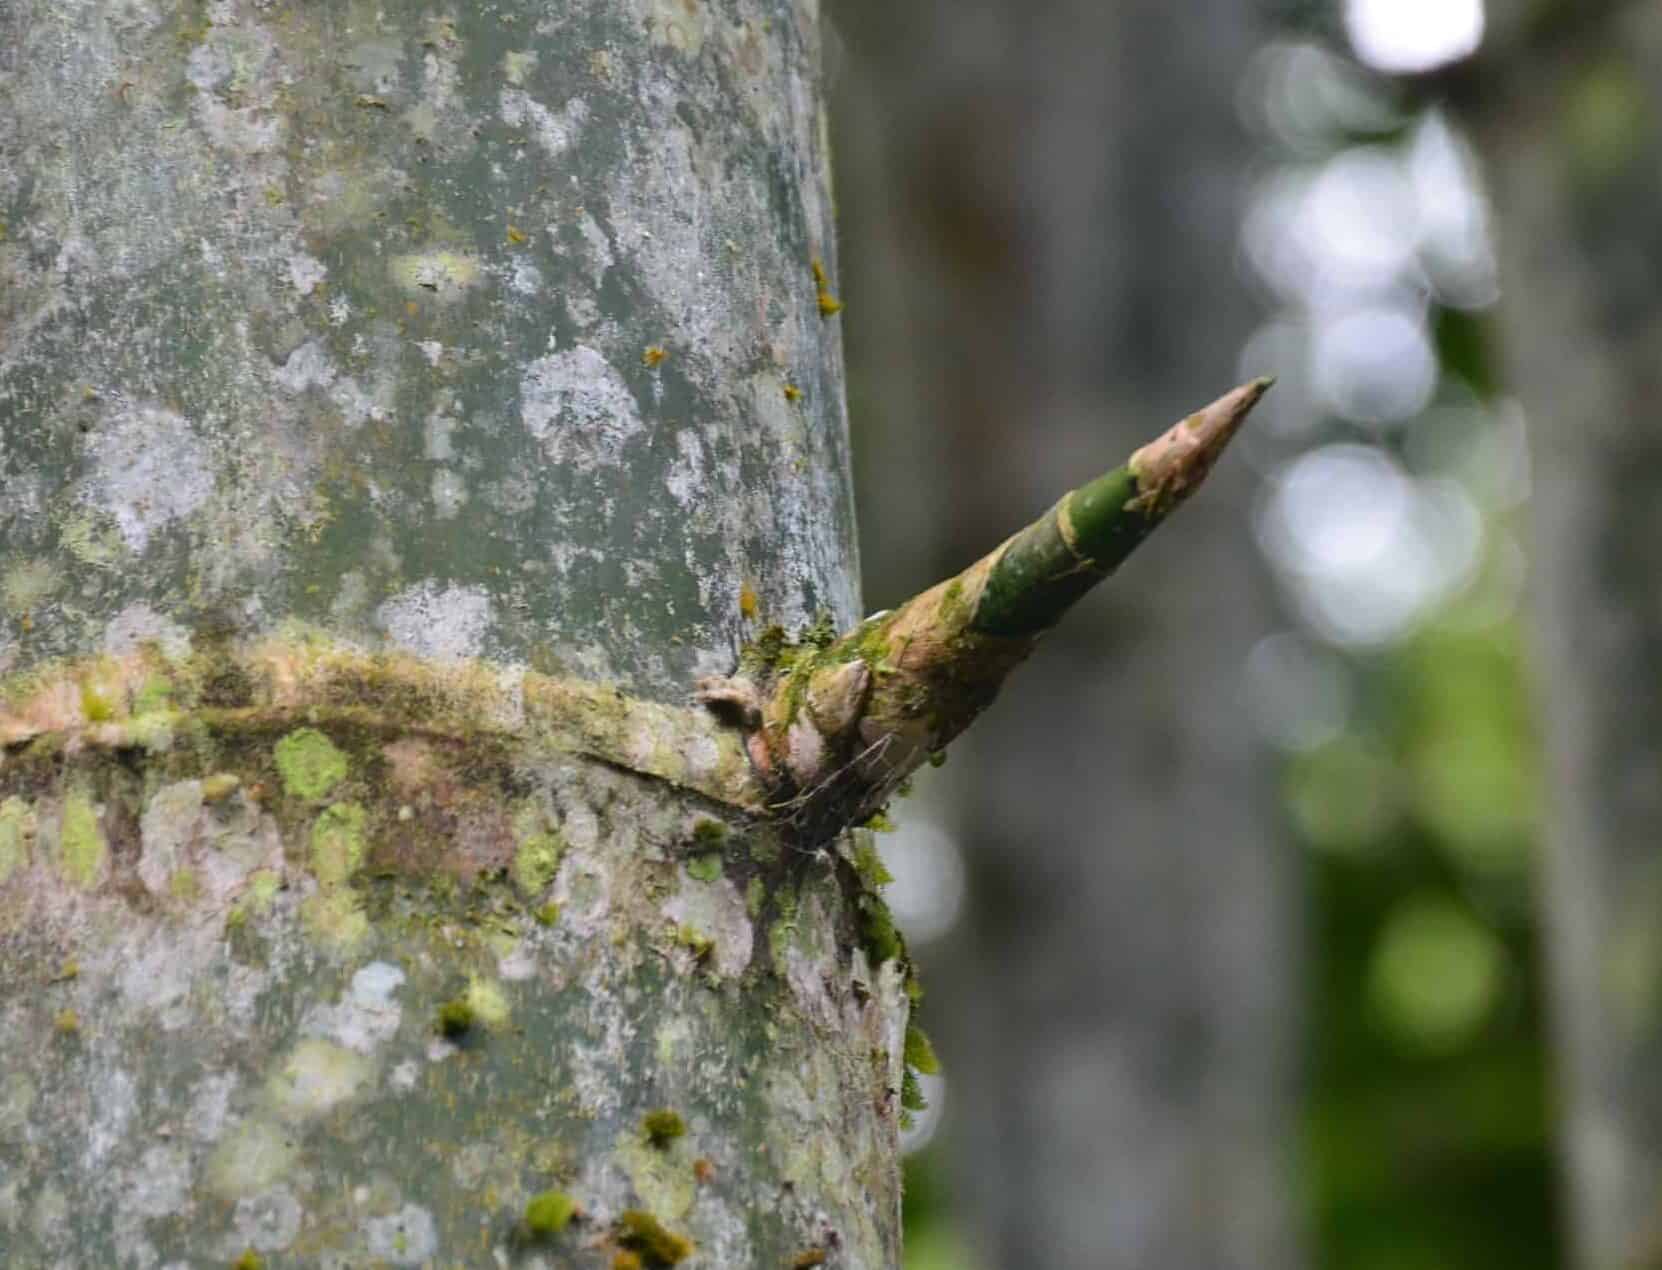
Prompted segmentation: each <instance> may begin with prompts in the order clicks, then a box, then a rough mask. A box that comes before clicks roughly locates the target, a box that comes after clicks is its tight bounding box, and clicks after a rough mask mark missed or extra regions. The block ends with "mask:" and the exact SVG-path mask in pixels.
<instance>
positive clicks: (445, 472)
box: [431, 467, 467, 520]
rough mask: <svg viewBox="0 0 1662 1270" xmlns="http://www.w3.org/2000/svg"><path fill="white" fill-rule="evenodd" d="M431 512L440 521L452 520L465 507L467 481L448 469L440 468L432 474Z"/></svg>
mask: <svg viewBox="0 0 1662 1270" xmlns="http://www.w3.org/2000/svg"><path fill="white" fill-rule="evenodd" d="M431 488H432V493H433V511H434V512H435V514H437V516H438V518H439V519H440V520H452V519H454V518H455V516H456V513H457V512H459V511H461V510H462V508H464V507H466V506H467V481H465V480H464V479H463V478H462V476H461V474H460V473H458V472H454V471H452V470H451V469H450V468H447V467H441V468H438V469H437V470H436V471H434V473H433V480H432V482H431Z"/></svg>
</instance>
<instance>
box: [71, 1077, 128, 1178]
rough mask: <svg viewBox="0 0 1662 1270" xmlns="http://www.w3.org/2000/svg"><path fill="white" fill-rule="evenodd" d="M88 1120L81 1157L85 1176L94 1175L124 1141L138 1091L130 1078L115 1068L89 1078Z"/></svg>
mask: <svg viewBox="0 0 1662 1270" xmlns="http://www.w3.org/2000/svg"><path fill="white" fill-rule="evenodd" d="M92 1094H93V1099H92V1106H93V1112H92V1119H91V1123H90V1124H88V1125H87V1145H86V1150H85V1151H83V1152H82V1155H81V1161H80V1163H81V1168H82V1170H83V1171H84V1172H85V1173H88V1174H91V1173H95V1172H97V1171H98V1170H99V1169H100V1168H101V1167H102V1166H103V1164H104V1162H105V1161H106V1160H107V1159H109V1157H110V1154H111V1152H113V1151H114V1150H115V1149H116V1148H117V1147H119V1146H121V1145H122V1144H123V1142H125V1141H126V1138H127V1133H128V1130H129V1128H130V1126H131V1125H132V1123H133V1120H134V1118H135V1117H136V1116H137V1115H138V1091H137V1089H136V1088H135V1087H134V1083H133V1078H132V1076H131V1075H129V1074H128V1073H127V1072H124V1071H122V1070H121V1069H119V1068H112V1069H109V1070H106V1071H103V1072H100V1073H96V1074H95V1075H94V1076H93V1077H92Z"/></svg>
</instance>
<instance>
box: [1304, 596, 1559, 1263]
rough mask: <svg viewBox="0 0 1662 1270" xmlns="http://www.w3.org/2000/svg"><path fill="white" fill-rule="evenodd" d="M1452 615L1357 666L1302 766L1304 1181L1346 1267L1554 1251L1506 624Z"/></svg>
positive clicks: (1526, 745) (1321, 1232)
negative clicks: (1348, 705) (1357, 689)
mask: <svg viewBox="0 0 1662 1270" xmlns="http://www.w3.org/2000/svg"><path fill="white" fill-rule="evenodd" d="M1469 618H1470V615H1469V614H1466V613H1463V612H1461V611H1460V610H1459V609H1458V608H1456V610H1455V611H1454V612H1452V613H1450V614H1447V615H1446V616H1445V617H1444V618H1443V619H1442V620H1440V621H1439V622H1438V623H1437V624H1435V625H1434V626H1432V627H1430V628H1428V629H1426V630H1424V631H1422V632H1421V633H1420V634H1419V635H1417V636H1415V637H1413V638H1411V639H1410V640H1408V641H1407V642H1406V643H1404V644H1403V645H1401V646H1400V647H1398V648H1396V649H1394V650H1392V651H1390V652H1387V653H1384V654H1382V655H1379V656H1377V657H1376V658H1374V659H1372V660H1371V663H1370V664H1365V665H1361V666H1359V667H1358V670H1359V673H1360V674H1361V675H1362V677H1363V679H1364V682H1365V684H1366V685H1367V686H1368V689H1369V691H1368V693H1367V703H1366V705H1365V706H1364V711H1363V717H1362V718H1360V719H1358V720H1357V721H1356V723H1355V725H1354V727H1353V729H1352V731H1351V732H1350V733H1349V734H1347V735H1346V736H1344V737H1342V738H1340V739H1338V740H1335V741H1333V742H1330V743H1329V744H1328V745H1327V746H1324V747H1323V748H1322V749H1320V750H1317V751H1314V752H1312V753H1310V754H1307V755H1304V756H1301V757H1299V758H1297V759H1295V760H1294V761H1293V762H1292V764H1291V765H1290V768H1289V771H1288V794H1289V804H1288V805H1289V809H1290V811H1291V812H1292V815H1293V818H1294V821H1295V823H1296V825H1297V833H1298V836H1299V837H1300V838H1301V839H1302V840H1303V841H1304V842H1305V843H1306V844H1307V845H1308V847H1309V848H1310V851H1309V878H1310V913H1311V920H1312V930H1311V933H1310V938H1309V941H1308V943H1309V955H1310V958H1311V964H1312V971H1311V974H1312V992H1311V1000H1310V1005H1309V1020H1308V1025H1307V1027H1308V1037H1309V1055H1310V1060H1309V1061H1310V1068H1309V1076H1308V1097H1307V1102H1306V1120H1305V1143H1304V1147H1305V1149H1304V1153H1303V1155H1304V1159H1303V1168H1302V1175H1303V1177H1304V1179H1305V1184H1306V1186H1307V1188H1308V1203H1309V1216H1310V1229H1311V1235H1312V1244H1313V1246H1312V1252H1313V1254H1314V1255H1313V1258H1312V1260H1313V1262H1314V1263H1315V1264H1316V1265H1319V1266H1322V1267H1331V1268H1333V1270H1419V1268H1420V1267H1425V1268H1427V1270H1429V1268H1430V1267H1450V1266H1460V1267H1465V1268H1468V1270H1477V1268H1481V1267H1502V1266H1504V1267H1509V1268H1515V1270H1528V1268H1529V1267H1535V1266H1540V1267H1548V1266H1557V1265H1559V1264H1561V1248H1560V1236H1559V1231H1558V1223H1557V1219H1556V1212H1555V1185H1554V1173H1553V1163H1552V1157H1551V1142H1550V1136H1549V1124H1550V1117H1549V1101H1548V1083H1547V1071H1546V1065H1545V1058H1544V1046H1543V1033H1544V1023H1543V1019H1542V986H1541V974H1540V967H1539V948H1538V937H1537V930H1536V927H1535V916H1534V914H1535V910H1534V908H1533V906H1532V904H1531V902H1530V895H1531V887H1532V861H1531V856H1532V852H1533V844H1534V829H1535V809H1534V800H1533V798H1532V797H1531V792H1532V790H1533V788H1534V781H1533V778H1532V772H1533V768H1534V762H1535V760H1534V746H1533V737H1532V734H1531V730H1530V727H1529V723H1528V719H1529V713H1528V707H1527V695H1526V692H1525V688H1524V682H1523V677H1522V666H1521V664H1520V655H1519V647H1518V637H1517V631H1516V628H1515V626H1512V625H1505V624H1503V625H1500V626H1489V627H1484V626H1480V625H1474V624H1470V622H1469Z"/></svg>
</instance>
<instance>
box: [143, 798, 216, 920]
mask: <svg viewBox="0 0 1662 1270" xmlns="http://www.w3.org/2000/svg"><path fill="white" fill-rule="evenodd" d="M201 816H202V782H201V781H199V780H187V781H175V782H174V783H173V784H171V785H164V786H163V787H162V788H161V789H158V790H157V791H156V792H155V794H154V795H153V796H152V797H151V799H150V802H149V804H148V805H147V806H146V807H145V809H144V814H143V815H142V816H141V817H139V838H140V842H141V843H142V845H141V847H140V851H139V861H138V875H139V881H141V882H143V883H144V886H145V889H146V890H148V891H149V892H150V893H151V894H152V895H155V896H165V895H167V894H169V892H170V887H171V883H172V881H173V876H174V874H176V873H177V872H178V871H179V870H180V869H182V868H184V867H185V866H186V865H187V864H188V863H189V862H190V859H189V855H188V851H189V848H190V846H191V844H192V842H194V840H195V838H196V834H197V826H198V821H199V820H200V819H201Z"/></svg>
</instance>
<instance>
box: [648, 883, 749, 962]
mask: <svg viewBox="0 0 1662 1270" xmlns="http://www.w3.org/2000/svg"><path fill="white" fill-rule="evenodd" d="M663 914H664V917H665V918H666V919H667V920H668V922H669V924H670V925H671V926H672V927H673V928H674V929H676V930H685V931H689V932H691V933H692V934H693V935H694V936H696V937H697V938H699V939H701V940H702V939H707V940H709V941H710V965H711V969H713V970H714V971H715V972H716V973H717V974H718V975H720V976H722V977H723V978H733V977H735V976H737V975H742V974H743V973H744V972H745V969H746V968H747V967H748V966H749V965H750V954H751V948H752V944H753V931H752V929H751V925H750V915H749V913H748V912H747V911H746V910H745V903H744V896H743V895H741V894H740V893H739V888H738V887H736V886H734V885H733V883H732V882H730V881H728V880H727V879H726V878H725V877H720V878H717V879H716V880H715V881H714V882H696V881H689V880H683V882H682V885H681V889H680V890H679V891H677V892H676V893H675V894H674V895H672V896H671V897H670V898H669V899H668V900H666V901H665V902H664V906H663Z"/></svg>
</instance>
